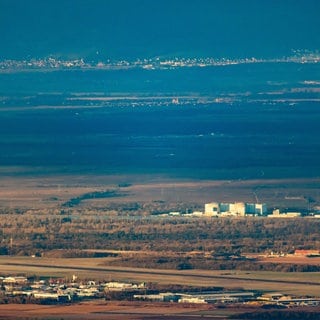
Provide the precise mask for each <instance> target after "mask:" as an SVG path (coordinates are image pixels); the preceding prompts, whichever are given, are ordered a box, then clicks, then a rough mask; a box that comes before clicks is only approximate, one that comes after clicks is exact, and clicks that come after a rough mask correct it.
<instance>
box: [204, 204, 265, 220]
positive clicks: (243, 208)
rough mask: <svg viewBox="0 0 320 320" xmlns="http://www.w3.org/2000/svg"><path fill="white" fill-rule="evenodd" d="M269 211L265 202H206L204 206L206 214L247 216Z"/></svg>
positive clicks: (213, 215) (214, 215) (212, 215)
mask: <svg viewBox="0 0 320 320" xmlns="http://www.w3.org/2000/svg"><path fill="white" fill-rule="evenodd" d="M266 213H267V206H266V204H265V203H244V202H234V203H224V202H222V203H218V202H211V203H206V204H205V206H204V214H205V215H206V216H211V217H218V216H221V217H223V216H240V217H242V216H245V215H264V214H266Z"/></svg>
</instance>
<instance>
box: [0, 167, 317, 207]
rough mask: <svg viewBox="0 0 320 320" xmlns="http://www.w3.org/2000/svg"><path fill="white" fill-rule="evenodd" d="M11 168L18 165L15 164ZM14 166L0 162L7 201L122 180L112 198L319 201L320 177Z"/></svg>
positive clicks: (31, 200)
mask: <svg viewBox="0 0 320 320" xmlns="http://www.w3.org/2000/svg"><path fill="white" fill-rule="evenodd" d="M12 170H13V171H15V169H14V168H13V169H12ZM25 170H28V169H27V168H26V169H25ZM7 171H8V172H7ZM10 172H11V171H10V168H7V169H6V168H1V171H0V174H1V175H2V177H1V183H0V193H1V198H0V205H1V206H3V207H13V208H14V207H29V208H48V207H50V208H53V207H57V206H59V205H61V204H62V203H63V202H65V201H67V200H68V199H70V198H73V197H76V196H80V195H81V194H84V193H88V192H94V191H103V190H106V189H112V188H118V185H119V184H121V183H129V184H130V186H128V187H127V188H124V189H125V191H126V192H128V195H127V196H126V197H120V198H118V199H117V198H112V200H111V201H112V202H125V201H140V202H147V201H154V200H163V201H168V202H185V203H191V202H194V203H198V204H204V203H206V202H211V201H221V202H222V201H231V202H232V201H247V202H255V201H256V200H259V201H260V202H266V203H267V204H268V206H269V207H271V208H272V207H279V206H280V207H295V206H298V207H299V206H302V207H307V203H306V200H305V198H307V197H311V198H313V199H314V200H315V201H316V203H318V204H319V203H320V194H319V192H318V191H317V190H318V188H319V186H320V179H278V180H271V179H269V180H200V181H199V180H192V179H189V180H183V179H173V178H168V177H166V176H163V175H85V176H82V175H58V176H55V175H53V174H47V175H43V176H40V175H38V176H28V175H21V176H20V175H18V176H15V175H12V173H10ZM54 198H56V200H53V199H54ZM108 201H110V199H94V200H92V199H91V200H86V201H85V203H86V204H87V205H90V204H93V203H95V204H97V205H98V206H99V205H101V206H103V205H104V204H105V203H107V202H108ZM83 203H84V202H83ZM83 203H82V204H83Z"/></svg>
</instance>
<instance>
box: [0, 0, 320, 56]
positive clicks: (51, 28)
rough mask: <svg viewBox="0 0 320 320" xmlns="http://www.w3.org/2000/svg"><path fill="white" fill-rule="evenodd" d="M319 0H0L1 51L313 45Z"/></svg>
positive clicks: (258, 50)
mask: <svg viewBox="0 0 320 320" xmlns="http://www.w3.org/2000/svg"><path fill="white" fill-rule="evenodd" d="M319 12H320V1H318V0H251V1H250V0H238V1H236V0H233V1H232V0H221V1H215V0H193V1H188V0H161V1H160V0H159V1H155V0H149V1H147V0H130V1H129V0H127V1H126V0H104V1H103V0H63V1H62V0H58V1H57V0H55V1H53V0H0V33H1V40H0V41H1V43H0V58H1V59H3V58H25V57H42V56H47V55H49V54H55V55H66V56H68V57H80V56H82V57H95V56H96V55H97V53H96V52H97V51H98V52H99V55H100V56H101V57H112V58H122V57H125V58H134V57H150V56H152V57H153V56H157V55H164V56H166V55H169V56H172V55H184V56H188V55H189V56H194V55H197V56H218V57H221V56H231V57H237V56H278V55H282V54H288V53H290V50H291V49H310V50H316V49H319V48H320V37H319V30H320V19H319Z"/></svg>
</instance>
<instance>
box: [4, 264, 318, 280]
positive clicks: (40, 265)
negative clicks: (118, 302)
mask: <svg viewBox="0 0 320 320" xmlns="http://www.w3.org/2000/svg"><path fill="white" fill-rule="evenodd" d="M0 265H6V266H25V267H39V268H55V269H65V270H74V271H77V270H78V271H109V272H117V273H128V272H130V273H134V274H149V275H161V276H184V277H198V278H207V279H228V280H247V281H254V282H264V283H265V282H268V283H282V284H296V285H311V286H319V284H320V282H319V281H318V282H316V281H293V280H279V279H260V278H252V277H239V276H238V277H235V276H232V275H204V274H198V273H195V272H192V273H187V272H183V271H181V272H176V271H175V272H173V271H168V272H166V271H163V270H161V271H160V270H159V271H149V270H147V269H140V270H139V269H138V268H132V269H131V268H125V269H124V268H108V267H79V266H61V265H54V266H53V265H46V264H35V263H33V264H32V263H17V262H2V263H0Z"/></svg>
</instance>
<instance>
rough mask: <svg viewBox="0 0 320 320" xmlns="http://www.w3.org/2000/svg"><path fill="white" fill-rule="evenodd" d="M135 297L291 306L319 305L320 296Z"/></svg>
mask: <svg viewBox="0 0 320 320" xmlns="http://www.w3.org/2000/svg"><path fill="white" fill-rule="evenodd" d="M134 298H135V299H138V300H148V301H150V300H151V301H163V302H178V303H220V304H226V303H255V304H260V305H278V306H283V307H289V306H319V305H320V298H310V297H308V298H305V297H292V296H287V295H283V294H281V293H268V294H262V295H259V294H257V293H255V292H244V291H240V292H230V291H222V292H204V293H172V292H164V293H159V294H143V295H140V294H137V295H134Z"/></svg>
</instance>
